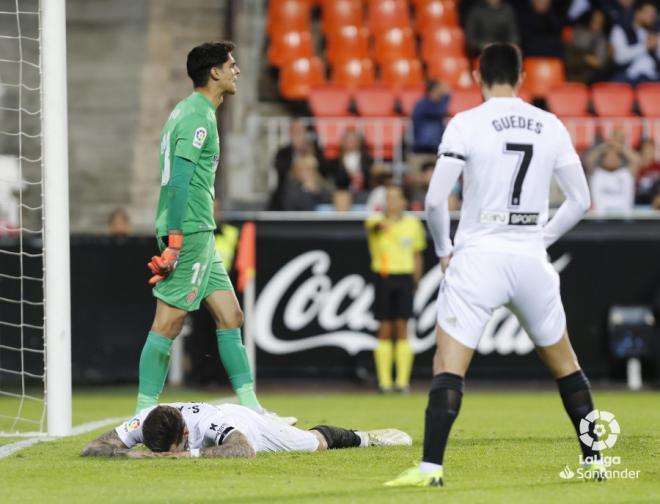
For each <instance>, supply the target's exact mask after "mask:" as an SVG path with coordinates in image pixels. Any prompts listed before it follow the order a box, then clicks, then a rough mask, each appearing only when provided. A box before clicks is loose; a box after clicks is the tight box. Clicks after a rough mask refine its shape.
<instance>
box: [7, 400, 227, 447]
mask: <svg viewBox="0 0 660 504" xmlns="http://www.w3.org/2000/svg"><path fill="white" fill-rule="evenodd" d="M234 402H236V398H235V397H223V398H221V399H218V400H216V401H213V402H212V403H211V404H213V405H215V406H217V405H220V404H226V403H234ZM125 420H126V417H114V418H105V419H103V420H95V421H93V422H87V423H84V424H80V425H76V426H75V427H73V428H72V429H71V433H70V434H68V435H66V436H61V437H59V436H58V437H56V436H38V437H33V438H30V439H24V440H22V441H16V442H15V443H9V444H6V445H4V446H0V460H1V459H3V458H6V457H9V456H10V455H13V454H14V453H16V452H18V451H20V450H23V449H25V448H29V447H30V446H32V445H35V444H37V443H47V442H49V441H57V440H58V439H64V438H67V437H73V436H80V435H81V434H87V433H88V432H92V431H94V430H96V429H100V428H101V427H105V426H106V425H111V424H115V425H119V424H120V423H121V422H123V421H125Z"/></svg>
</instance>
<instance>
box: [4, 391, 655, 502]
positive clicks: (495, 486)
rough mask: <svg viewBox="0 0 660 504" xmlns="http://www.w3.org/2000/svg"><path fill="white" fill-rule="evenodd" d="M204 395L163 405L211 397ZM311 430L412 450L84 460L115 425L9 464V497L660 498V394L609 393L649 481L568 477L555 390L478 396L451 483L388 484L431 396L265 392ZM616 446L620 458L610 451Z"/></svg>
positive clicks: (467, 411)
mask: <svg viewBox="0 0 660 504" xmlns="http://www.w3.org/2000/svg"><path fill="white" fill-rule="evenodd" d="M214 398H215V397H212V396H209V395H208V394H205V393H198V392H186V391H181V392H176V393H167V394H165V395H164V397H163V400H164V401H175V400H211V399H214ZM261 399H262V402H263V403H264V404H265V405H266V406H267V407H268V408H270V409H272V410H274V411H278V412H280V413H282V414H293V415H296V416H298V418H299V419H300V425H301V426H304V427H311V426H313V425H316V424H319V423H331V424H335V425H339V426H345V427H353V428H361V429H363V428H381V427H390V426H391V427H398V428H401V429H403V430H406V431H407V432H409V433H410V434H411V435H412V436H413V439H414V446H412V447H397V448H384V449H383V448H381V449H377V448H374V449H365V450H361V449H351V450H333V451H329V452H320V453H277V454H259V455H258V456H257V458H256V459H252V460H222V459H215V460H203V459H194V460H190V459H183V460H167V459H160V460H159V459H156V460H153V459H152V460H148V459H147V460H126V459H86V458H81V457H79V453H80V450H81V449H82V448H83V446H84V445H85V444H86V443H87V442H88V441H90V440H91V439H93V438H94V437H96V436H97V435H98V434H100V433H101V432H103V431H105V430H107V429H100V430H99V431H95V432H93V433H89V434H85V435H81V436H78V437H74V438H66V439H62V440H58V441H53V442H48V443H39V444H37V445H35V446H32V447H30V448H27V449H25V450H23V451H21V452H18V453H17V454H14V455H12V456H10V457H8V458H6V459H2V460H0V481H1V484H0V502H2V503H9V502H20V503H23V502H49V503H54V502H66V503H75V502H90V501H92V500H96V501H97V502H103V503H107V502H121V503H126V502H220V501H223V502H230V501H234V502H239V501H240V502H242V503H249V502H282V503H284V502H286V503H290V502H315V503H318V502H337V503H339V502H341V503H345V502H378V503H386V502H405V501H409V502H415V503H417V502H438V501H439V502H443V503H445V502H446V503H454V502H460V503H462V502H466V503H477V502H484V503H489V504H490V503H495V502H506V503H511V502H526V503H527V502H534V503H535V504H538V503H543V502H552V503H556V502H561V503H562V504H567V503H572V502H576V503H581V504H583V503H590V502H610V503H622V502H631V503H633V502H634V503H642V502H649V503H650V502H660V394H657V393H650V392H644V393H625V392H599V393H597V394H596V397H595V399H596V403H597V406H598V407H599V408H601V409H604V410H608V411H611V412H613V413H614V414H615V415H616V418H617V420H618V421H619V424H620V425H621V430H622V433H621V435H620V436H619V439H618V441H617V444H616V446H615V447H614V448H613V449H611V450H608V452H607V454H608V455H618V456H620V457H621V459H622V464H621V467H628V468H629V469H632V470H640V471H641V474H640V479H639V480H610V481H607V482H604V483H595V482H585V481H579V480H577V479H573V480H562V479H560V478H559V471H560V470H561V469H562V468H563V467H564V465H565V464H568V465H569V466H570V467H571V468H572V469H573V470H575V469H576V467H577V462H578V454H579V449H578V445H577V441H576V439H575V436H574V434H573V428H572V426H571V424H570V423H569V421H568V418H567V417H566V415H565V413H564V411H563V408H562V407H561V403H560V400H559V396H558V395H557V394H555V393H552V392H539V393H533V394H530V393H503V392H490V393H488V392H486V393H485V392H470V391H469V389H468V392H467V394H466V395H465V397H464V400H463V407H462V411H461V415H460V416H459V418H458V420H457V421H456V423H455V425H454V429H453V433H452V434H453V435H452V437H451V438H450V441H449V446H448V450H447V455H446V457H445V487H444V488H436V489H423V488H420V489H416V488H413V489H390V488H385V487H383V486H382V484H383V482H384V481H386V480H388V479H391V478H392V477H394V476H396V475H397V474H398V473H399V472H400V471H401V470H403V469H406V468H407V467H409V466H410V465H411V463H412V462H413V461H417V460H419V457H420V453H421V439H422V434H423V423H422V419H423V412H424V407H425V403H426V396H425V395H423V394H414V395H411V396H375V395H358V394H323V395H310V394H306V395H302V394H301V395H265V394H262V395H261ZM133 401H134V396H133V394H132V391H131V392H129V391H117V392H105V393H99V392H93V393H79V394H76V395H75V396H74V423H75V424H79V423H83V422H89V421H92V420H98V419H102V418H106V417H113V416H121V415H122V414H126V415H130V414H131V411H132V407H133ZM610 452H611V453H610Z"/></svg>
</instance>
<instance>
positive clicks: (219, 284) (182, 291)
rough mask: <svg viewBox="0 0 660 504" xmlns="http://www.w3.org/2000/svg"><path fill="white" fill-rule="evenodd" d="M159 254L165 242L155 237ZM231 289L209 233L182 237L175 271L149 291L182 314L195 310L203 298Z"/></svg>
mask: <svg viewBox="0 0 660 504" xmlns="http://www.w3.org/2000/svg"><path fill="white" fill-rule="evenodd" d="M158 247H159V249H160V251H161V252H162V251H163V250H164V249H165V242H164V241H163V239H162V237H158ZM233 289H234V288H233V287H232V285H231V281H230V280H229V275H227V271H226V270H225V267H224V266H223V264H222V261H221V259H220V256H218V253H217V251H216V250H215V239H214V236H213V232H211V231H208V232H207V231H204V232H201V233H194V234H188V235H184V237H183V247H182V248H181V255H180V257H179V262H178V263H177V265H176V269H175V270H174V271H173V272H172V273H170V274H169V275H168V276H167V278H165V280H161V281H160V282H158V283H157V284H156V286H155V287H154V288H153V294H154V296H155V297H157V298H158V299H162V300H163V301H165V302H166V303H167V304H168V305H171V306H174V307H175V308H180V309H181V310H185V311H188V312H189V311H195V310H198V309H199V305H200V303H201V302H202V300H203V299H204V298H206V297H207V296H209V295H210V294H212V293H213V292H215V291H230V290H233Z"/></svg>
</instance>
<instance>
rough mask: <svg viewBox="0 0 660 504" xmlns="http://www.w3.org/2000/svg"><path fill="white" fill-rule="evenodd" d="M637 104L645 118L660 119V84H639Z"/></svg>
mask: <svg viewBox="0 0 660 504" xmlns="http://www.w3.org/2000/svg"><path fill="white" fill-rule="evenodd" d="M637 104H638V105H639V110H640V111H641V113H642V115H643V116H646V117H660V83H657V82H646V83H643V84H638V85H637Z"/></svg>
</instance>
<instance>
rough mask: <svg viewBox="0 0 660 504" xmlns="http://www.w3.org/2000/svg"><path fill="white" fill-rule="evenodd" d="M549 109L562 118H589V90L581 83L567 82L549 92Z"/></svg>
mask: <svg viewBox="0 0 660 504" xmlns="http://www.w3.org/2000/svg"><path fill="white" fill-rule="evenodd" d="M545 99H546V103H547V105H548V109H549V110H550V112H552V113H553V114H556V115H558V116H561V117H580V116H588V115H589V113H588V112H587V107H588V106H589V88H587V86H586V85H585V84H582V83H580V82H565V83H563V84H561V85H560V86H558V87H555V88H553V89H551V90H550V91H548V93H547V94H546V96H545Z"/></svg>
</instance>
